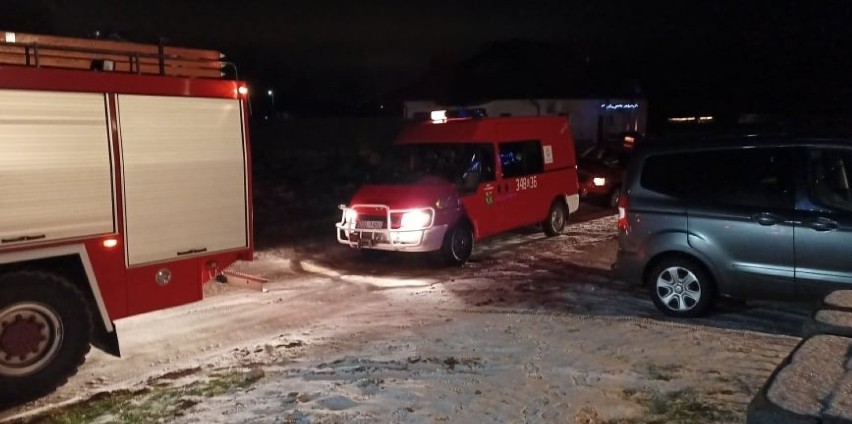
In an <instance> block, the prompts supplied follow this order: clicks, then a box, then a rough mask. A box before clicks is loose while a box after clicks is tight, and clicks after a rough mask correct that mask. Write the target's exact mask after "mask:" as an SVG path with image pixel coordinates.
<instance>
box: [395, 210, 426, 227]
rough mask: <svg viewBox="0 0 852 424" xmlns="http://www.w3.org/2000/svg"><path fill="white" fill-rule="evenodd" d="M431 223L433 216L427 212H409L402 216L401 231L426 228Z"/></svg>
mask: <svg viewBox="0 0 852 424" xmlns="http://www.w3.org/2000/svg"><path fill="white" fill-rule="evenodd" d="M431 222H432V214H431V213H430V212H429V211H427V210H417V211H408V212H405V213H403V214H402V219H401V220H400V222H399V227H400V229H415V228H425V227H428V226H429V224H430V223H431Z"/></svg>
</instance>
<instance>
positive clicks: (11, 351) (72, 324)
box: [0, 271, 92, 402]
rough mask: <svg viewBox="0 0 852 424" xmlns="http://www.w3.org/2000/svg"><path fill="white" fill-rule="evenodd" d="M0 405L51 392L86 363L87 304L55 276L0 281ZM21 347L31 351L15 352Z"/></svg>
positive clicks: (19, 275) (23, 275) (25, 274)
mask: <svg viewBox="0 0 852 424" xmlns="http://www.w3.org/2000/svg"><path fill="white" fill-rule="evenodd" d="M0 290H2V291H3V294H4V295H3V298H2V300H0V399H3V400H7V401H10V402H24V401H28V400H31V399H34V398H36V397H39V396H43V395H46V394H48V393H50V392H52V391H54V390H55V389H56V388H57V387H58V386H60V385H62V384H64V383H65V382H66V381H67V380H68V377H70V376H72V375H74V374H76V373H77V369H78V368H79V367H80V365H82V364H83V361H85V359H86V354H87V353H88V352H89V349H90V342H91V337H92V317H91V313H90V312H89V311H90V308H89V305H88V302H86V300H85V299H84V297H83V294H82V293H81V292H80V290H79V289H77V288H76V287H74V285H72V284H71V283H70V282H69V281H68V280H66V279H65V278H63V277H60V276H58V275H54V274H50V273H45V272H33V271H18V272H11V273H8V274H5V275H3V276H0ZM22 343H27V344H29V345H31V349H32V350H29V351H27V352H23V353H22V352H20V350H21V347H22Z"/></svg>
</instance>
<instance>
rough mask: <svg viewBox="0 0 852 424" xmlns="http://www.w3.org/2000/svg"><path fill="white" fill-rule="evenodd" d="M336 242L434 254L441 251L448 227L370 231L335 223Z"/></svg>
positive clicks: (362, 247) (354, 246)
mask: <svg viewBox="0 0 852 424" xmlns="http://www.w3.org/2000/svg"><path fill="white" fill-rule="evenodd" d="M335 227H336V228H337V241H338V242H339V243H341V244H345V245H348V246H349V247H353V248H361V249H376V250H388V251H393V252H434V251H436V250H440V249H441V245H442V244H443V242H444V234H446V232H447V227H448V225H435V226H432V227H429V228H426V229H422V230H370V229H361V228H354V227H353V226H351V225H349V224H343V223H337V224H336V225H335Z"/></svg>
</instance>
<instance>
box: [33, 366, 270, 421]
mask: <svg viewBox="0 0 852 424" xmlns="http://www.w3.org/2000/svg"><path fill="white" fill-rule="evenodd" d="M263 376H264V372H263V370H260V369H253V370H251V371H248V372H239V371H237V372H228V373H222V374H214V375H211V376H209V377H207V378H206V379H202V380H199V381H195V382H192V383H190V384H188V385H185V386H178V387H170V386H169V387H167V386H163V385H162V384H157V385H154V386H152V387H149V388H146V389H143V390H139V391H134V392H131V391H121V392H112V393H100V394H97V395H95V396H93V397H92V398H90V399H88V400H87V401H85V402H82V403H79V404H76V405H73V406H70V407H67V408H63V409H61V410H58V411H50V412H48V413H46V414H45V415H43V416H38V417H34V418H32V419H29V420H27V421H23V422H22V424H23V423H26V424H88V423H92V422H97V423H99V424H112V423H122V424H136V423H139V424H143V423H151V422H164V421H169V420H170V419H173V418H176V417H180V416H182V415H184V414H185V412H186V410H187V409H189V408H191V407H193V406H195V405H197V404H198V403H201V402H202V401H203V399H204V398H209V397H213V396H218V395H222V394H225V393H227V392H229V391H232V390H243V389H246V388H248V387H250V386H251V385H253V384H254V383H255V382H256V381H258V380H260V379H261V378H263ZM48 414H49V415H48Z"/></svg>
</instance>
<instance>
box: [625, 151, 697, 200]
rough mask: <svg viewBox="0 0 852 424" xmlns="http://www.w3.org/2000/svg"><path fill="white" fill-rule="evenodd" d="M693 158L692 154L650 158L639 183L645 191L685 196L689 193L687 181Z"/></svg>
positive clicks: (672, 154) (646, 162)
mask: <svg viewBox="0 0 852 424" xmlns="http://www.w3.org/2000/svg"><path fill="white" fill-rule="evenodd" d="M693 156H694V155H693V154H691V153H671V154H664V155H655V156H649V157H648V158H647V159H646V160H645V165H644V166H643V167H642V176H641V178H640V180H639V183H640V184H642V187H644V188H645V189H647V190H651V191H655V192H657V193H660V194H665V195H668V196H675V197H681V196H685V195H686V194H687V193H688V192H689V187H688V186H687V179H688V178H689V177H688V176H689V175H690V174H689V172H688V170H689V168H690V163H691V162H692V161H693Z"/></svg>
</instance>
